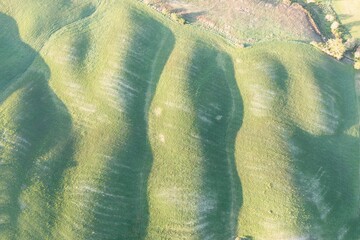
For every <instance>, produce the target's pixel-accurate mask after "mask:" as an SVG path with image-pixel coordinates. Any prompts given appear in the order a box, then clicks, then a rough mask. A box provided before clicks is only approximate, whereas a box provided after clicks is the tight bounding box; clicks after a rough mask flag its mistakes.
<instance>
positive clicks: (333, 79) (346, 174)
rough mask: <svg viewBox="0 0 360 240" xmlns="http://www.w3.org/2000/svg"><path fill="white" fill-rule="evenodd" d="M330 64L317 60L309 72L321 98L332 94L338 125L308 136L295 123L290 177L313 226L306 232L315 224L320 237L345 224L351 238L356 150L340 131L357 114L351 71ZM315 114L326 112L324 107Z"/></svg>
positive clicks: (355, 213)
mask: <svg viewBox="0 0 360 240" xmlns="http://www.w3.org/2000/svg"><path fill="white" fill-rule="evenodd" d="M330 61H331V62H330ZM336 64H338V63H337V62H335V61H332V60H327V61H326V62H325V61H324V62H320V63H317V65H316V66H314V67H313V71H314V75H315V77H316V79H317V80H318V84H319V86H321V89H322V90H323V91H327V94H329V95H327V94H323V96H327V97H328V99H326V98H325V102H329V98H335V99H336V100H335V101H336V102H337V104H336V106H335V107H334V106H333V108H337V109H339V111H340V119H339V124H338V125H337V128H336V129H335V132H334V133H333V134H330V135H327V134H323V135H314V134H312V133H309V132H307V131H306V130H303V129H300V128H296V130H295V132H294V136H293V140H294V144H295V146H297V148H298V149H300V151H298V152H296V153H295V156H294V159H295V161H294V166H295V168H294V169H296V170H295V178H294V179H295V184H296V186H297V189H299V191H300V194H301V196H302V197H303V201H304V212H305V213H306V214H308V216H307V219H308V220H307V224H308V226H314V227H313V228H311V227H310V233H311V232H312V233H313V234H315V233H317V232H318V231H319V229H321V230H322V232H323V233H324V235H323V237H325V238H331V237H332V236H336V235H337V234H338V233H339V232H341V231H342V229H344V228H345V229H348V231H347V232H345V234H346V236H349V239H353V237H350V236H355V234H357V233H356V232H358V230H357V227H356V224H357V226H358V223H359V211H358V210H359V209H358V207H359V204H358V199H357V196H358V195H359V194H360V193H359V189H358V183H359V180H360V177H359V166H360V157H359V156H360V149H359V138H358V137H355V136H351V135H348V134H347V133H344V132H346V131H347V130H348V129H350V128H351V127H352V126H354V125H355V124H357V123H358V120H359V116H358V115H357V109H356V108H357V107H356V95H355V91H354V89H355V86H354V81H353V79H352V78H351V74H348V73H347V72H346V71H347V69H343V70H339V69H341V68H340V67H337V66H336ZM341 71H343V72H341ZM349 75H350V77H346V76H349ZM339 80H341V81H339ZM319 114H324V115H325V117H331V116H329V114H327V113H326V112H320V113H319ZM330 120H331V119H330Z"/></svg>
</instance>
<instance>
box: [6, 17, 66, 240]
mask: <svg viewBox="0 0 360 240" xmlns="http://www.w3.org/2000/svg"><path fill="white" fill-rule="evenodd" d="M0 27H1V29H2V30H1V32H0V59H1V63H0V165H1V167H0V176H1V178H0V185H1V187H2V188H1V189H2V190H1V192H0V199H8V201H0V212H1V214H3V215H2V216H1V217H4V218H3V219H0V222H1V227H0V232H5V234H8V235H5V236H4V235H1V234H0V236H1V237H5V238H6V239H7V237H9V239H12V238H13V237H14V236H19V238H23V239H30V238H31V239H39V238H42V237H44V239H45V238H48V237H49V234H50V231H51V227H52V225H53V224H54V217H55V201H56V195H57V193H58V192H59V191H61V178H62V175H63V173H64V171H65V170H66V169H67V168H68V167H69V166H70V164H71V161H70V159H71V155H72V146H71V145H72V144H71V141H69V139H70V138H71V129H72V120H71V117H70V115H69V113H68V111H67V109H66V107H65V105H64V104H63V103H62V102H61V100H60V99H59V98H58V97H57V96H56V94H55V93H54V92H53V91H52V89H51V88H50V87H49V84H48V80H49V78H50V69H49V67H48V66H47V64H46V63H45V62H44V60H43V59H42V57H41V56H40V55H39V54H38V53H37V52H36V51H35V50H34V49H32V48H31V47H30V46H29V45H27V44H26V43H24V42H23V41H22V40H21V38H20V36H19V31H18V26H17V23H16V21H15V20H14V19H13V18H11V17H10V16H8V15H5V14H2V13H0ZM50 152H52V154H49V153H50ZM25 209H26V211H24V210H25ZM4 219H5V220H4ZM30 223H31V224H30ZM45 224H46V225H47V226H48V227H47V228H44V227H43V226H44V225H45ZM17 234H18V235H17Z"/></svg>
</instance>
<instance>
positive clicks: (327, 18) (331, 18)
mask: <svg viewBox="0 0 360 240" xmlns="http://www.w3.org/2000/svg"><path fill="white" fill-rule="evenodd" d="M325 19H326V21H328V22H333V21H334V20H335V17H334V15H332V14H327V15H326V16H325Z"/></svg>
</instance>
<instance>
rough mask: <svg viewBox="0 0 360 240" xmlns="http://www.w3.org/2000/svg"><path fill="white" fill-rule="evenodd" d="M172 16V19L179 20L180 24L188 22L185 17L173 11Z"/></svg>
mask: <svg viewBox="0 0 360 240" xmlns="http://www.w3.org/2000/svg"><path fill="white" fill-rule="evenodd" d="M170 17H171V19H173V20H174V21H177V22H178V23H180V24H185V23H186V21H185V19H183V18H182V17H180V16H178V15H177V14H176V13H171V14H170Z"/></svg>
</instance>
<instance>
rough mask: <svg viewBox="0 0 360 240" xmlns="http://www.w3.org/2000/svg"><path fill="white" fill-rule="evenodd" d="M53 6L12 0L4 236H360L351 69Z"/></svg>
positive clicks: (152, 20) (314, 53)
mask: <svg viewBox="0 0 360 240" xmlns="http://www.w3.org/2000/svg"><path fill="white" fill-rule="evenodd" d="M46 2H47V1H45V0H42V1H35V0H29V1H25V2H24V3H19V2H17V1H6V0H0V11H1V12H2V13H0V26H1V29H2V31H1V32H0V59H1V63H0V239H1V240H3V239H4V240H29V239H39V240H42V239H44V240H45V239H46V240H52V239H59V240H60V239H61V240H62V239H64V240H66V239H69V240H75V239H76V240H77V239H79V240H81V239H83V240H85V239H86V240H88V239H93V240H98V239H124V240H139V239H148V240H161V239H164V240H165V239H214V240H225V239H226V240H227V239H232V240H233V239H235V238H236V237H237V236H249V238H250V237H252V239H256V240H258V239H325V240H328V239H334V240H335V239H344V240H356V239H360V238H359V236H360V229H359V224H360V175H359V171H360V148H359V147H360V146H359V143H360V142H359V140H360V139H359V138H360V132H359V115H358V100H357V96H356V92H355V86H354V84H355V83H354V78H355V71H354V70H353V68H352V66H350V65H346V64H344V63H341V62H339V61H336V60H334V59H332V58H330V57H328V56H327V55H324V54H323V53H321V52H319V51H318V50H316V49H314V48H313V47H311V46H310V45H307V44H304V43H300V42H280V41H279V42H269V43H262V44H257V45H254V46H253V47H251V48H245V49H237V48H236V47H234V46H232V45H229V44H228V43H227V42H226V40H225V39H223V38H220V37H219V36H217V35H214V34H211V33H208V32H205V31H204V30H200V29H198V28H196V27H194V26H191V25H184V26H182V25H179V24H178V23H176V22H173V21H171V20H170V19H167V18H166V17H164V16H162V15H161V14H158V13H157V12H156V11H155V10H152V9H150V8H148V7H147V6H146V5H144V4H143V3H141V2H137V1H132V0H123V1H111V0H108V1H90V0H86V1H68V0H56V1H54V2H53V3H52V4H46ZM40 6H43V7H41V8H40ZM59 9H60V10H59Z"/></svg>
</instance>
